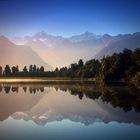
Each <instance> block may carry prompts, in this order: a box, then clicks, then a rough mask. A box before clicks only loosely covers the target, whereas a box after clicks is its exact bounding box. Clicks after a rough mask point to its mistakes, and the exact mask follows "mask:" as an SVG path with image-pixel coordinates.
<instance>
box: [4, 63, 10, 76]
mask: <svg viewBox="0 0 140 140" xmlns="http://www.w3.org/2000/svg"><path fill="white" fill-rule="evenodd" d="M4 75H5V76H10V75H11V69H10V66H9V65H6V66H5V69H4Z"/></svg>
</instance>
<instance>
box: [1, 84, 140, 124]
mask: <svg viewBox="0 0 140 140" xmlns="http://www.w3.org/2000/svg"><path fill="white" fill-rule="evenodd" d="M0 93H1V94H0V120H1V121H3V120H5V119H6V118H8V117H9V116H11V117H13V118H14V119H24V120H32V121H34V122H35V123H37V124H39V125H45V124H46V123H47V122H49V121H60V120H63V119H70V120H73V121H78V122H82V123H84V124H85V125H89V124H91V123H93V122H95V121H96V120H101V121H103V122H105V123H108V122H111V121H117V122H126V123H134V124H138V125H139V124H140V113H139V112H140V94H139V93H138V91H136V90H134V89H133V90H132V89H130V88H128V87H123V86H122V87H121V86H119V87H117V86H114V87H112V86H110V87H100V86H98V85H90V84H87V85H82V84H75V85H73V84H67V85H66V84H65V85H64V84H56V85H46V84H1V85H0ZM44 93H45V94H44ZM74 96H76V97H74Z"/></svg>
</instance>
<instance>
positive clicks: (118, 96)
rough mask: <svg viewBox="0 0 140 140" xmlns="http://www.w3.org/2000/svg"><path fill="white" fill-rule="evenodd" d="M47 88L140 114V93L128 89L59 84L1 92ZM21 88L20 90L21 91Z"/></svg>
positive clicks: (4, 87) (6, 87) (0, 88)
mask: <svg viewBox="0 0 140 140" xmlns="http://www.w3.org/2000/svg"><path fill="white" fill-rule="evenodd" d="M45 87H48V88H49V87H54V88H55V90H56V91H58V90H61V91H64V92H68V93H70V94H71V95H74V96H77V97H78V98H79V99H80V100H82V99H83V98H89V99H92V100H96V99H97V100H98V99H101V100H102V101H103V102H104V103H106V104H108V103H110V104H111V105H112V106H113V107H114V108H116V107H119V108H122V109H123V110H124V111H125V112H127V111H130V110H132V109H134V110H135V112H140V94H139V91H137V90H134V89H131V88H128V87H117V86H116V87H111V86H110V87H100V86H99V85H89V84H88V85H82V84H75V85H72V84H59V85H45V84H40V85H35V84H34V85H28V84H25V85H10V84H1V85H0V92H2V91H3V90H4V92H5V93H6V94H8V93H12V92H15V93H20V92H21V90H22V92H24V93H31V94H37V93H39V92H44V91H45V89H44V88H45ZM19 88H20V89H19Z"/></svg>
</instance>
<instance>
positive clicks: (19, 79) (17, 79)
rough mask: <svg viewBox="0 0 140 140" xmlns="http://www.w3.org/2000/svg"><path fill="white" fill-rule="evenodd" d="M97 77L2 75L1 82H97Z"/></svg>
mask: <svg viewBox="0 0 140 140" xmlns="http://www.w3.org/2000/svg"><path fill="white" fill-rule="evenodd" d="M95 82H96V81H95V79H81V78H56V77H54V78H46V77H45V78H44V77H1V78H0V83H95Z"/></svg>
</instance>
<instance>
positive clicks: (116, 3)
mask: <svg viewBox="0 0 140 140" xmlns="http://www.w3.org/2000/svg"><path fill="white" fill-rule="evenodd" d="M40 31H45V32H47V33H49V34H52V35H61V36H64V37H69V36H72V35H76V34H81V33H83V32H85V31H89V32H93V33H95V34H98V35H101V34H105V33H107V34H110V35H117V34H126V33H134V32H138V31H140V0H38V1H37V0H0V35H5V36H7V37H11V38H12V37H23V36H26V35H33V34H35V33H37V32H40Z"/></svg>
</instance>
